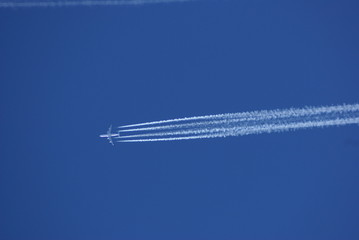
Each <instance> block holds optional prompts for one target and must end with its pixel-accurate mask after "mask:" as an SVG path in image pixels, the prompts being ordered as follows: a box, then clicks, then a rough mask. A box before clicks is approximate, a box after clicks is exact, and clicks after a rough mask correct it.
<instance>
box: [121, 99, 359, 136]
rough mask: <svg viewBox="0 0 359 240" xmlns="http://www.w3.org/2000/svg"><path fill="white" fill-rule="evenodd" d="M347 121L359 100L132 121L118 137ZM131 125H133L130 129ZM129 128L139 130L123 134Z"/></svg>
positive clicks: (358, 113)
mask: <svg viewBox="0 0 359 240" xmlns="http://www.w3.org/2000/svg"><path fill="white" fill-rule="evenodd" d="M182 122H183V123H182ZM172 123H175V124H172ZM348 124H359V104H351V105H337V106H325V107H306V108H297V109H295V108H291V109H284V110H264V111H253V112H244V113H230V114H219V115H208V116H198V117H190V118H178V119H170V120H163V121H155V122H148V123H140V124H133V125H127V126H126V127H127V128H129V129H120V131H119V134H120V135H119V137H118V140H119V142H154V141H174V140H187V139H201V138H214V137H227V136H242V135H248V134H260V133H271V132H282V131H289V130H297V129H304V128H313V127H327V126H343V125H348ZM149 125H155V126H149ZM131 126H134V127H135V128H133V129H131V128H130V127H131ZM141 126H143V127H141ZM148 126H149V127H148ZM131 132H140V133H139V134H132V135H131V134H130V135H123V134H126V133H131Z"/></svg>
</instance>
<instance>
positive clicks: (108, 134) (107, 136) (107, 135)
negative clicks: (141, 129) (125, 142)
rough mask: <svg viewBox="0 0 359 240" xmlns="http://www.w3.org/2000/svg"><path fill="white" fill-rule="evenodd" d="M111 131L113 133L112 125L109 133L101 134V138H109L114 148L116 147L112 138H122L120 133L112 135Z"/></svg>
mask: <svg viewBox="0 0 359 240" xmlns="http://www.w3.org/2000/svg"><path fill="white" fill-rule="evenodd" d="M111 131H112V125H111V126H110V128H109V129H108V131H107V133H106V134H101V135H100V137H102V138H104V137H105V138H107V139H108V141H109V142H110V143H111V144H112V146H114V144H113V141H112V137H118V136H120V134H118V133H111Z"/></svg>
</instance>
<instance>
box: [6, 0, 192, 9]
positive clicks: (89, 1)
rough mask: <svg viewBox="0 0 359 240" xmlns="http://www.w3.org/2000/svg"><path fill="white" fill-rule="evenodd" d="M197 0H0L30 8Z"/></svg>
mask: <svg viewBox="0 0 359 240" xmlns="http://www.w3.org/2000/svg"><path fill="white" fill-rule="evenodd" d="M189 1H198V0H103V1H101V0H59V1H55V0H48V1H46V0H43V1H6V2H1V1H0V7H3V8H17V7H19V8H31V7H76V6H121V5H144V4H156V3H174V2H189Z"/></svg>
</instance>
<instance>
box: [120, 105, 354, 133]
mask: <svg viewBox="0 0 359 240" xmlns="http://www.w3.org/2000/svg"><path fill="white" fill-rule="evenodd" d="M343 110H359V104H352V105H338V106H325V107H305V108H300V109H295V108H290V109H284V110H279V109H276V110H262V111H253V112H241V113H225V114H216V115H206V116H196V117H185V118H175V119H169V120H162V121H153V122H146V123H138V124H131V125H124V126H120V127H118V128H129V127H140V126H146V125H157V124H165V123H176V122H184V121H198V120H216V119H227V120H228V119H239V118H258V117H265V118H270V117H272V116H284V115H286V116H289V115H292V116H298V115H307V114H310V115H312V114H319V113H330V112H338V111H343ZM123 131H124V130H123ZM128 131H137V129H132V130H128Z"/></svg>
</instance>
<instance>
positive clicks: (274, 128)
mask: <svg viewBox="0 0 359 240" xmlns="http://www.w3.org/2000/svg"><path fill="white" fill-rule="evenodd" d="M348 124H359V117H358V118H349V119H336V120H326V121H309V122H299V123H290V124H279V125H262V126H253V127H249V128H240V127H239V128H232V129H223V132H220V133H210V134H203V135H194V136H184V137H169V138H148V139H130V140H120V141H118V142H158V141H177V140H190V139H204V138H216V137H229V136H244V135H249V134H261V133H272V132H283V131H289V130H298V129H303V128H313V127H329V126H342V125H348Z"/></svg>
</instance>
